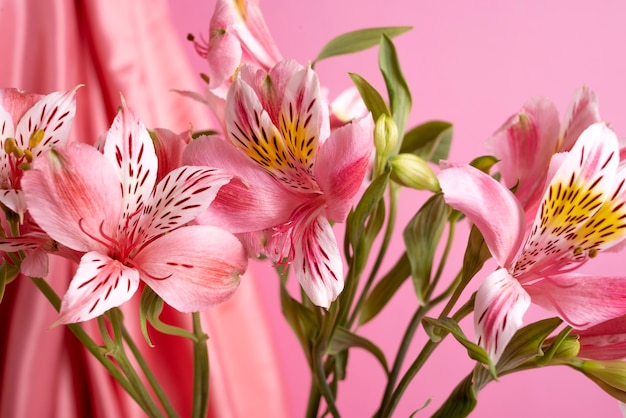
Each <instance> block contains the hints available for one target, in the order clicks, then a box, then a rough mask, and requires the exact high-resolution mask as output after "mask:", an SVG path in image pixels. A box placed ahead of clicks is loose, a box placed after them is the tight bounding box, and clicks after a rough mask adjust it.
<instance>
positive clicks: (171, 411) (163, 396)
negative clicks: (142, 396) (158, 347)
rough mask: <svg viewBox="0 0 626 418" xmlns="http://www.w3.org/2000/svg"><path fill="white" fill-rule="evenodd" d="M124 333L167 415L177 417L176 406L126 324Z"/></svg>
mask: <svg viewBox="0 0 626 418" xmlns="http://www.w3.org/2000/svg"><path fill="white" fill-rule="evenodd" d="M122 335H123V337H124V341H125V342H126V344H127V345H128V348H130V351H131V352H132V353H133V356H134V357H135V360H137V364H138V365H139V367H140V368H141V371H142V372H143V374H144V375H145V376H146V379H148V382H149V383H150V387H152V390H154V393H155V394H156V396H157V398H158V399H159V402H161V405H162V406H163V410H164V411H165V413H166V414H167V416H168V417H177V416H178V414H177V413H176V411H175V410H174V407H173V406H172V404H171V403H170V400H169V399H168V398H167V395H166V394H165V392H164V391H163V388H162V387H161V385H160V384H159V381H158V380H157V378H156V376H155V375H154V373H153V372H152V369H150V366H149V365H148V363H147V362H146V360H145V359H144V358H143V356H142V354H141V351H140V350H139V348H138V347H137V344H135V342H134V341H133V338H132V336H131V335H130V334H129V333H128V331H127V330H126V328H125V327H124V326H122Z"/></svg>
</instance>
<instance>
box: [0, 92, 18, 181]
mask: <svg viewBox="0 0 626 418" xmlns="http://www.w3.org/2000/svg"><path fill="white" fill-rule="evenodd" d="M6 91H7V90H0V94H2V93H5V92H6ZM14 136H15V127H14V125H13V117H12V116H11V114H10V113H9V112H7V111H6V110H5V109H3V108H2V107H0V147H1V148H0V187H2V188H9V187H12V186H13V185H12V181H11V180H12V170H11V166H10V165H9V154H7V153H6V152H4V143H5V141H6V139H7V138H13V137H14Z"/></svg>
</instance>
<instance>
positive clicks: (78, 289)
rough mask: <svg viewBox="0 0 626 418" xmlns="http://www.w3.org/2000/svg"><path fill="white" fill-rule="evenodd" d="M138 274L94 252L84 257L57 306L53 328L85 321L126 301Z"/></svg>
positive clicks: (134, 290)
mask: <svg viewBox="0 0 626 418" xmlns="http://www.w3.org/2000/svg"><path fill="white" fill-rule="evenodd" d="M138 286H139V272H138V271H137V270H135V269H134V268H131V267H127V266H125V265H123V264H122V263H120V262H119V261H117V260H113V259H111V258H109V257H108V256H107V255H104V254H101V253H99V252H96V251H92V252H89V253H86V254H85V255H84V256H83V258H82V259H81V260H80V265H79V266H78V270H77V271H76V274H75V275H74V278H73V279H72V282H71V283H70V287H69V288H68V289H67V292H66V293H65V296H64V297H63V302H62V303H61V311H60V312H59V314H60V318H59V320H58V321H57V322H56V324H69V323H73V322H81V321H87V320H89V319H92V318H95V317H97V316H100V315H102V314H103V313H104V312H106V311H108V310H109V309H111V308H115V307H117V306H120V305H121V304H123V303H124V302H126V301H127V300H129V299H130V298H131V297H132V296H133V295H134V294H135V292H136V291H137V287H138Z"/></svg>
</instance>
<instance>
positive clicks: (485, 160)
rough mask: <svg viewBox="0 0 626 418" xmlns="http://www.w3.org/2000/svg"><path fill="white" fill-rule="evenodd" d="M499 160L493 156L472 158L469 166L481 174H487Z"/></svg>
mask: <svg viewBox="0 0 626 418" xmlns="http://www.w3.org/2000/svg"><path fill="white" fill-rule="evenodd" d="M498 161H499V160H498V159H497V158H496V157H494V156H493V155H483V156H481V157H476V158H474V159H473V160H472V161H471V162H470V165H471V166H473V167H476V168H477V169H479V170H480V171H482V172H483V173H486V174H489V172H490V171H491V167H493V166H494V165H495V164H496V163H497V162H498Z"/></svg>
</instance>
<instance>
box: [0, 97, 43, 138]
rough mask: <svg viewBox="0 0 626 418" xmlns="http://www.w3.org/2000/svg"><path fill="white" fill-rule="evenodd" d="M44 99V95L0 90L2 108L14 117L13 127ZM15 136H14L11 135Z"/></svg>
mask: <svg viewBox="0 0 626 418" xmlns="http://www.w3.org/2000/svg"><path fill="white" fill-rule="evenodd" d="M42 97H44V96H43V95H42V94H37V93H27V92H24V91H21V90H19V89H15V88H6V89H0V106H1V107H2V109H4V110H5V111H6V112H7V113H8V114H9V115H11V116H12V119H11V121H12V123H11V126H13V127H14V126H16V125H17V124H18V122H19V121H20V119H22V116H24V114H25V113H26V111H27V110H28V109H30V108H31V107H33V106H34V105H35V103H37V102H38V101H39V100H41V99H42ZM11 136H13V134H11Z"/></svg>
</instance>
